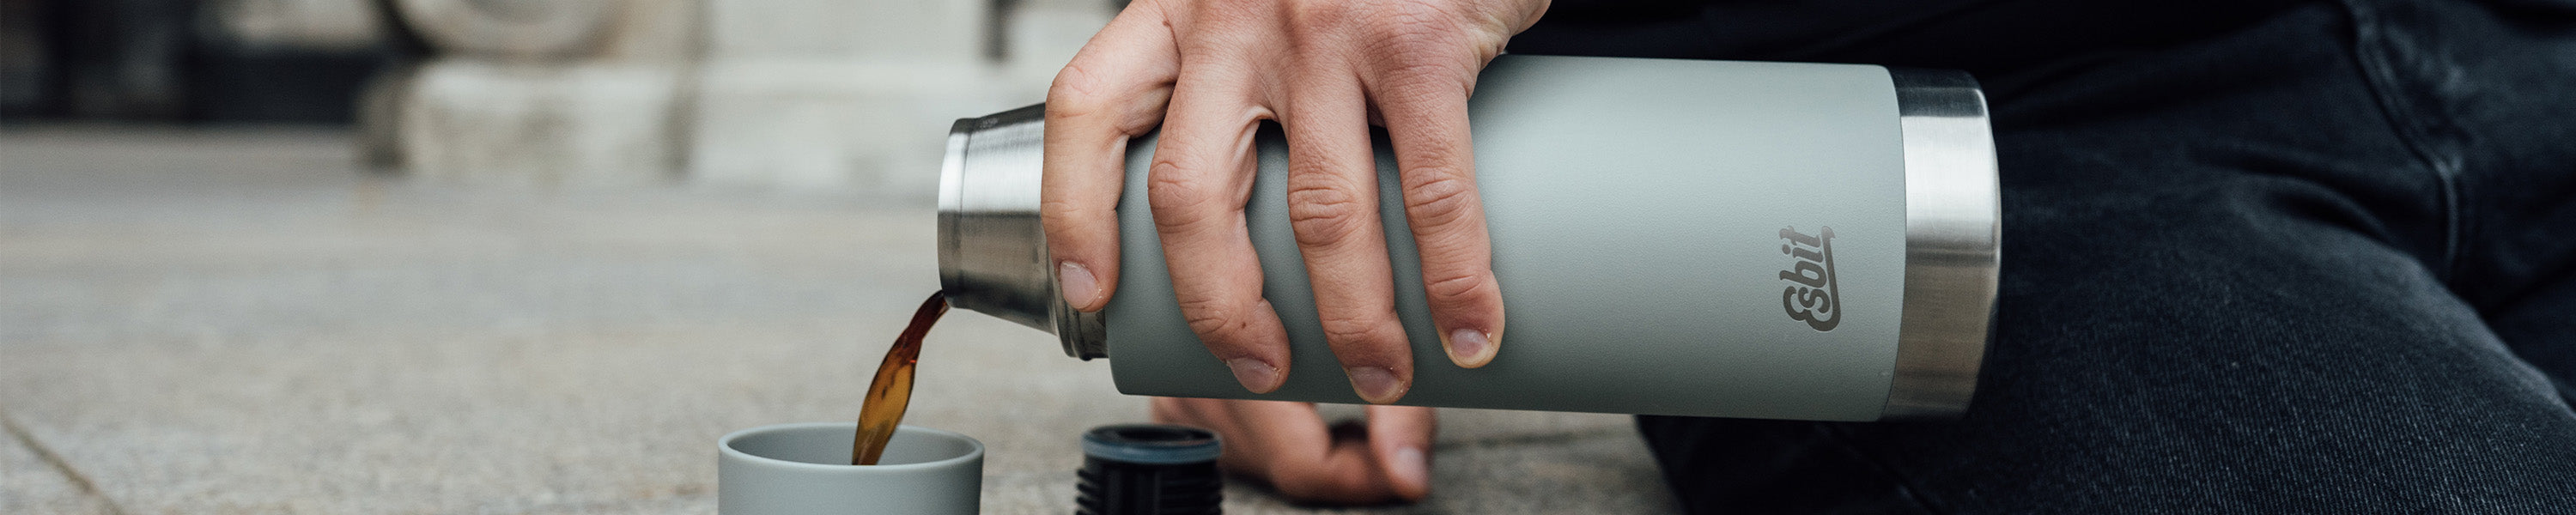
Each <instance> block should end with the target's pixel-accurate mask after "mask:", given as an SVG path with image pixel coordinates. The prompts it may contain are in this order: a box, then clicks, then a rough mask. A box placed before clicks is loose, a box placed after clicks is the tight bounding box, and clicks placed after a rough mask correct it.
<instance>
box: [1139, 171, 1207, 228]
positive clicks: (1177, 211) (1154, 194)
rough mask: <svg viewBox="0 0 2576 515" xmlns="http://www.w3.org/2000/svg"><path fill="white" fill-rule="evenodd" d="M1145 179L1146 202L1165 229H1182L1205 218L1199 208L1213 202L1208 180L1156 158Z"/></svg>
mask: <svg viewBox="0 0 2576 515" xmlns="http://www.w3.org/2000/svg"><path fill="white" fill-rule="evenodd" d="M1148 170H1149V171H1148V172H1147V173H1148V174H1150V175H1148V176H1147V177H1146V180H1145V200H1146V202H1147V203H1149V204H1151V205H1152V206H1153V208H1154V220H1155V222H1156V224H1158V225H1160V226H1162V227H1163V229H1165V230H1173V229H1182V228H1186V227H1187V226H1189V225H1191V224H1194V223H1196V222H1197V221H1198V219H1199V218H1201V216H1199V215H1198V214H1197V213H1198V211H1199V208H1200V207H1201V206H1202V205H1204V204H1206V203H1207V202H1209V201H1210V199H1209V197H1210V196H1211V195H1212V193H1213V192H1211V191H1209V189H1208V187H1207V186H1206V185H1205V180H1204V179H1202V178H1200V177H1197V176H1194V175H1191V174H1189V173H1186V172H1183V171H1181V169H1180V166H1179V165H1176V164H1173V163H1172V162H1171V161H1166V160H1163V159H1162V158H1156V159H1155V160H1154V165H1153V166H1152V167H1151V168H1149V169H1148Z"/></svg>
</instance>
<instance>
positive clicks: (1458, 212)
mask: <svg viewBox="0 0 2576 515" xmlns="http://www.w3.org/2000/svg"><path fill="white" fill-rule="evenodd" d="M1547 6H1548V2H1547V0H1138V1H1136V2H1134V3H1131V4H1129V5H1128V6H1127V8H1126V10H1124V11H1122V12H1120V13H1119V15H1118V16H1117V17H1116V18H1115V19H1113V20H1112V21H1110V23H1109V25H1108V26H1107V27H1105V28H1102V29H1101V31H1100V32H1099V34H1097V35H1094V36H1093V37H1092V39H1091V41H1090V42H1089V43H1087V44H1085V45H1084V46H1083V48H1082V50H1081V52H1079V53H1078V54H1076V55H1075V57H1074V58H1073V60H1072V62H1070V63H1068V64H1067V65H1066V66H1065V68H1064V70H1063V71H1062V72H1060V73H1058V74H1057V75H1056V78H1055V83H1054V84H1053V85H1052V86H1051V87H1050V88H1049V89H1048V92H1047V104H1046V105H1047V113H1046V117H1047V123H1046V136H1045V138H1046V142H1045V145H1046V150H1045V185H1044V189H1043V192H1042V206H1041V209H1040V214H1041V217H1042V218H1043V220H1044V222H1045V226H1046V236H1047V246H1048V251H1049V252H1050V253H1051V255H1052V256H1053V257H1054V258H1055V260H1056V267H1057V275H1058V280H1059V281H1060V282H1059V284H1058V287H1059V290H1060V291H1062V292H1063V294H1064V297H1065V301H1066V302H1067V303H1069V304H1071V305H1073V306H1074V307H1075V309H1079V310H1082V311H1096V310H1099V309H1100V308H1101V307H1102V306H1105V305H1107V304H1108V302H1109V298H1110V296H1111V295H1112V294H1114V293H1115V290H1116V287H1117V284H1118V263H1119V261H1118V252H1119V250H1118V218H1117V212H1116V207H1117V202H1118V197H1119V193H1120V191H1119V190H1120V188H1121V187H1122V186H1123V182H1124V181H1123V177H1124V176H1125V171H1124V170H1125V164H1124V163H1125V156H1126V153H1127V142H1128V140H1129V139H1131V138H1134V137H1137V136H1142V135H1145V134H1148V133H1151V132H1153V131H1155V130H1157V129H1158V128H1159V130H1160V131H1161V136H1160V143H1159V144H1158V146H1157V147H1156V149H1155V152H1154V156H1153V160H1152V162H1151V163H1152V164H1151V166H1150V168H1149V170H1148V173H1149V174H1151V176H1150V177H1149V178H1148V180H1147V181H1146V184H1147V188H1148V190H1147V192H1146V193H1147V197H1148V200H1149V204H1151V205H1152V206H1153V215H1154V216H1153V218H1154V225H1155V227H1154V229H1155V231H1156V233H1157V234H1158V235H1159V236H1160V237H1161V241H1162V244H1163V252H1164V257H1165V264H1166V266H1167V267H1168V268H1169V270H1170V273H1171V278H1172V289H1173V293H1174V297H1175V300H1177V301H1178V303H1179V305H1180V307H1181V312H1182V314H1183V316H1184V317H1185V318H1186V319H1187V320H1188V321H1189V324H1190V330H1191V331H1192V332H1194V333H1196V334H1197V335H1198V336H1199V339H1200V340H1201V341H1202V342H1204V343H1206V344H1207V347H1208V351H1209V352H1210V353H1211V354H1213V355H1215V356H1216V357H1217V358H1218V359H1219V360H1222V361H1224V362H1225V364H1226V366H1227V368H1229V369H1231V370H1232V371H1233V373H1234V376H1235V379H1236V381H1238V382H1240V383H1242V385H1243V387H1244V388H1245V389H1248V390H1250V391H1253V392H1261V393H1266V392H1269V391H1272V390H1275V389H1277V388H1279V385H1280V383H1281V382H1283V381H1285V380H1286V378H1287V372H1288V370H1287V364H1288V363H1289V361H1288V337H1287V333H1286V331H1285V329H1283V328H1282V326H1281V325H1280V322H1279V318H1278V316H1277V315H1276V314H1275V313H1274V312H1273V311H1272V310H1271V307H1270V304H1269V301H1268V300H1266V299H1263V298H1262V297H1261V277H1262V274H1261V268H1260V263H1259V262H1258V258H1257V256H1255V254H1254V253H1253V249H1252V243H1251V240H1250V239H1249V237H1248V236H1247V232H1246V230H1245V225H1244V214H1243V206H1244V203H1245V201H1246V200H1247V198H1248V196H1249V195H1250V194H1251V190H1252V182H1253V176H1254V172H1255V170H1256V167H1255V159H1254V158H1255V154H1254V151H1253V148H1254V147H1253V136H1254V134H1255V131H1256V129H1257V128H1258V127H1259V126H1260V124H1261V123H1262V122H1263V121H1276V122H1278V123H1279V125H1280V126H1281V127H1282V128H1283V129H1284V130H1285V132H1286V134H1287V139H1288V176H1287V187H1288V198H1287V201H1288V211H1289V218H1290V221H1291V225H1292V227H1293V229H1294V232H1295V233H1296V239H1297V244H1298V250H1299V251H1300V252H1302V253H1303V254H1304V256H1305V260H1306V271H1307V275H1308V277H1309V280H1310V281H1311V285H1312V288H1313V289H1314V295H1315V308H1316V312H1317V314H1318V315H1319V316H1320V318H1321V325H1322V329H1323V333H1324V335H1325V340H1326V342H1327V343H1328V344H1329V346H1330V348H1331V349H1332V351H1333V355H1334V357H1335V359H1336V360H1338V361H1339V362H1340V363H1341V365H1342V367H1343V371H1344V374H1345V375H1346V376H1348V377H1349V378H1350V380H1351V386H1352V389H1353V391H1355V392H1357V393H1358V394H1359V396H1360V398H1361V399H1364V400H1367V401H1368V402H1371V403H1376V404H1386V403H1392V402H1395V401H1396V400H1398V399H1401V398H1403V396H1404V394H1405V392H1406V391H1408V390H1409V389H1411V387H1412V378H1413V355H1412V349H1411V347H1410V345H1408V343H1407V341H1408V340H1407V339H1406V337H1405V333H1404V329H1403V327H1402V326H1401V324H1400V323H1399V322H1398V320H1397V318H1396V315H1395V306H1394V280H1393V277H1392V276H1393V272H1392V270H1393V269H1392V267H1391V265H1390V264H1389V263H1388V261H1387V254H1386V243H1385V241H1386V235H1385V232H1384V230H1383V229H1382V228H1381V226H1380V225H1379V222H1380V221H1379V220H1378V211H1377V205H1378V199H1377V188H1376V184H1377V174H1376V165H1375V162H1374V160H1373V157H1372V153H1371V149H1370V140H1369V127H1370V126H1371V125H1372V124H1374V125H1382V126H1384V127H1385V128H1386V131H1387V135H1388V137H1389V139H1390V141H1391V142H1392V143H1393V146H1394V156H1395V160H1396V166H1397V168H1398V170H1399V175H1400V176H1401V177H1402V188H1401V191H1402V192H1403V196H1404V199H1403V200H1404V206H1405V215H1406V218H1407V222H1408V224H1409V225H1410V226H1411V229H1412V232H1413V234H1414V242H1415V244H1416V246H1417V247H1418V248H1419V249H1420V253H1421V268H1422V272H1423V287H1424V290H1425V293H1426V294H1427V300H1428V304H1429V307H1430V312H1431V316H1432V321H1433V326H1434V327H1435V328H1436V329H1435V330H1436V331H1437V332H1438V336H1439V338H1440V342H1441V346H1442V348H1443V349H1444V350H1445V351H1446V353H1447V354H1448V355H1449V359H1450V362H1452V363H1454V364H1456V365H1457V366H1461V367H1468V368H1474V367H1480V366H1484V365H1485V364H1486V363H1488V362H1490V361H1492V360H1493V357H1494V355H1495V353H1496V352H1497V351H1498V350H1499V349H1500V343H1501V341H1502V335H1503V325H1504V324H1503V322H1504V320H1503V305H1502V290H1501V284H1500V283H1499V282H1498V281H1496V280H1495V278H1494V274H1493V270H1492V266H1491V262H1492V259H1491V254H1492V252H1491V249H1490V243H1489V239H1488V237H1487V235H1486V232H1485V218H1484V209H1483V204H1482V201H1481V200H1480V197H1479V196H1478V195H1477V191H1476V186H1475V160H1474V146H1473V145H1472V143H1471V142H1470V141H1469V138H1468V124H1467V98H1468V97H1469V96H1470V95H1472V94H1473V93H1474V91H1475V86H1476V75H1477V72H1478V71H1480V70H1482V69H1483V68H1484V66H1485V64H1486V63H1487V62H1489V61H1491V60H1492V59H1493V58H1494V56H1496V55H1499V54H1501V53H1502V51H1503V45H1504V43H1505V41H1507V40H1508V39H1509V38H1510V37H1511V36H1512V35H1513V34H1517V33H1519V32H1520V31H1521V30H1524V29H1527V28H1529V26H1530V25H1531V24H1532V23H1536V22H1537V21H1538V19H1539V16H1540V15H1542V14H1544V13H1545V12H1546V11H1547ZM1154 407H1155V410H1154V411H1155V414H1156V418H1157V419H1159V420H1167V421H1176V422H1184V423H1196V424H1198V425H1203V426H1208V427H1210V428H1211V429H1216V430H1218V432H1219V433H1221V434H1224V435H1225V437H1226V438H1227V439H1228V447H1229V450H1228V451H1227V453H1226V457H1225V458H1224V459H1223V461H1224V463H1225V465H1226V466H1227V467H1228V468H1229V469H1232V470H1235V471H1237V472H1238V473H1244V474H1249V475H1252V476H1254V477H1256V478H1260V479H1265V480H1268V481H1269V482H1271V483H1272V484H1273V485H1274V486H1277V487H1278V488H1279V490H1280V491H1281V492H1282V493H1284V494H1287V495H1289V496H1290V497H1295V498H1299V499H1303V500H1309V501H1325V502H1346V503H1365V502H1382V501H1387V500H1398V499H1419V498H1421V497H1422V496H1423V495H1425V494H1427V493H1428V491H1429V483H1428V476H1429V473H1428V469H1429V465H1428V449H1429V446H1430V441H1431V431H1432V427H1433V424H1432V420H1431V419H1432V415H1431V412H1430V411H1429V410H1428V409H1425V408H1403V407H1391V406H1372V407H1371V408H1370V410H1369V417H1370V421H1369V423H1368V425H1367V427H1368V432H1367V433H1368V434H1367V436H1366V437H1365V438H1366V440H1367V447H1368V449H1369V450H1370V451H1371V452H1366V453H1357V454H1354V453H1353V452H1352V451H1350V450H1349V449H1351V447H1348V445H1350V444H1349V442H1336V441H1335V440H1334V438H1332V437H1331V435H1330V432H1329V431H1326V429H1325V427H1324V423H1323V420H1322V419H1321V418H1320V417H1317V416H1316V415H1315V413H1314V411H1313V409H1312V407H1311V406H1308V405H1303V404H1294V403H1262V402H1237V401H1209V400H1180V399H1158V400H1156V401H1155V404H1154ZM1237 449H1249V450H1247V451H1244V452H1237V451H1236V450H1237ZM1351 478H1382V479H1383V480H1382V481H1373V482H1372V481H1352V480H1351ZM1370 483H1376V484H1370Z"/></svg>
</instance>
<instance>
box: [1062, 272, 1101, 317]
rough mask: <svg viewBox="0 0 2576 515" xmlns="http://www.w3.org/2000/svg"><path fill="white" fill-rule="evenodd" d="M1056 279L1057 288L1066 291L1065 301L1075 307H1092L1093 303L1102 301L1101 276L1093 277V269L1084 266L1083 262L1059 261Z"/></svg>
mask: <svg viewBox="0 0 2576 515" xmlns="http://www.w3.org/2000/svg"><path fill="white" fill-rule="evenodd" d="M1055 280H1056V289H1057V290H1061V291H1063V292H1064V303H1066V304H1072V305H1073V307H1074V308H1077V309H1079V308H1087V307H1091V303H1094V302H1099V301H1100V278H1098V277H1092V276H1091V269H1089V268H1083V267H1082V264H1081V263H1075V262H1072V261H1065V262H1061V263H1058V264H1057V265H1056V271H1055Z"/></svg>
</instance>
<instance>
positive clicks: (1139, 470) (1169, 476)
mask: <svg viewBox="0 0 2576 515" xmlns="http://www.w3.org/2000/svg"><path fill="white" fill-rule="evenodd" d="M1221 450H1222V447H1221V446H1220V445H1219V443H1218V442H1217V438H1216V433H1213V432H1209V431H1208V430H1205V429H1199V428H1195V427H1189V426H1175V425H1164V424H1122V425H1111V426H1100V427H1095V428H1092V429H1091V431H1089V432H1085V433H1083V434H1082V454H1083V456H1082V470H1081V471H1080V472H1077V473H1076V475H1077V476H1079V477H1081V483H1080V485H1079V486H1078V487H1077V491H1078V492H1079V494H1078V497H1076V498H1075V501H1076V502H1077V503H1078V504H1079V505H1080V509H1079V510H1078V511H1076V512H1075V513H1077V514H1079V515H1203V514H1205V515H1213V514H1216V513H1219V512H1220V511H1222V507H1220V506H1219V505H1218V504H1219V503H1220V502H1221V501H1223V500H1224V489H1225V478H1224V477H1223V476H1222V475H1220V474H1219V473H1218V472H1217V468H1216V457H1217V454H1219V453H1220V451H1221Z"/></svg>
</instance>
